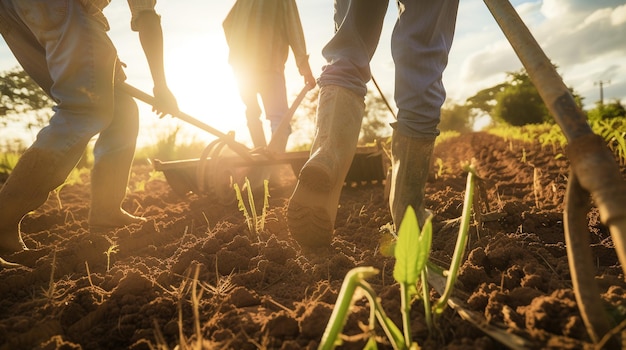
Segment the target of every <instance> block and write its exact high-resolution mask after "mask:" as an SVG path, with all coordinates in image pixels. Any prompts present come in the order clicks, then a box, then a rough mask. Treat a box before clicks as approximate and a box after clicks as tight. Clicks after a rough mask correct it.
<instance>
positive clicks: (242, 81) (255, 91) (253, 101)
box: [234, 68, 289, 133]
mask: <svg viewBox="0 0 626 350" xmlns="http://www.w3.org/2000/svg"><path fill="white" fill-rule="evenodd" d="M234 70H235V75H236V77H237V83H238V86H239V95H240V96H241V101H242V102H243V103H244V105H245V106H246V119H247V120H248V121H251V122H252V124H254V121H255V120H258V119H259V118H260V117H261V107H260V106H259V97H261V102H262V103H263V110H264V111H265V118H266V119H267V120H269V121H270V126H271V130H272V133H274V131H276V129H277V128H278V126H279V125H280V122H281V121H282V120H283V118H284V117H285V115H286V114H287V111H288V110H289V104H288V102H287V88H286V85H285V73H284V72H283V71H273V70H270V71H264V72H250V71H244V70H239V69H236V68H235V69H234Z"/></svg>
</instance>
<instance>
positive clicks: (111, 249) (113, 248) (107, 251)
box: [104, 244, 119, 272]
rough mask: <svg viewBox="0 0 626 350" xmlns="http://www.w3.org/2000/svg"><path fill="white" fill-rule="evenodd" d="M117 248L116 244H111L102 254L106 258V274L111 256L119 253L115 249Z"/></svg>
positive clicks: (109, 267)
mask: <svg viewBox="0 0 626 350" xmlns="http://www.w3.org/2000/svg"><path fill="white" fill-rule="evenodd" d="M118 247H119V246H118V245H117V244H111V245H110V246H109V248H108V249H107V250H106V251H105V252H104V255H106V256H107V272H109V270H110V269H111V254H115V253H117V252H119V249H117V248H118Z"/></svg>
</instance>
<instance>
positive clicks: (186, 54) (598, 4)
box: [0, 0, 626, 144]
mask: <svg viewBox="0 0 626 350" xmlns="http://www.w3.org/2000/svg"><path fill="white" fill-rule="evenodd" d="M296 2H297V5H298V8H299V11H300V17H301V21H302V26H303V30H304V34H305V38H306V44H307V49H308V51H309V54H310V58H309V62H310V65H311V69H312V71H313V74H314V75H315V76H318V75H319V73H320V72H321V68H322V66H323V65H324V63H325V61H324V59H323V57H322V55H321V51H322V48H323V47H324V45H325V44H326V42H327V41H328V39H329V38H330V37H331V36H332V32H333V22H332V17H333V1H332V0H297V1H296ZM233 4H234V0H230V1H227V0H208V1H207V0H185V1H174V0H160V1H158V2H157V11H158V12H159V13H160V14H161V15H162V26H163V31H164V45H165V65H166V74H167V77H168V78H167V79H168V83H169V85H170V88H171V90H172V91H173V92H174V94H175V95H176V97H177V99H178V102H179V107H180V109H181V111H183V112H185V113H187V114H189V115H191V116H192V117H194V118H197V119H199V120H202V121H203V122H205V123H207V124H209V125H211V126H212V127H214V128H216V129H218V130H220V131H223V132H227V131H230V130H234V131H235V132H236V135H237V139H238V140H239V141H240V142H243V143H248V144H251V143H249V137H248V136H247V129H246V128H245V117H244V107H243V105H242V103H241V101H240V100H239V95H238V92H237V88H236V85H235V82H234V80H233V72H232V70H231V67H230V66H229V65H228V62H227V58H228V47H227V46H226V42H225V40H224V34H223V31H222V21H223V19H224V18H225V16H226V14H227V13H228V11H229V10H230V8H231V7H232V5H233ZM512 4H513V5H514V6H515V8H516V10H517V12H518V13H519V14H520V16H521V18H522V19H523V21H524V22H525V23H526V25H527V26H528V27H529V29H530V31H531V33H532V34H533V36H534V37H535V38H536V40H537V42H538V43H539V45H540V46H541V47H542V49H543V50H544V52H545V53H546V55H547V56H548V57H549V58H550V59H551V61H552V62H553V63H554V64H555V65H556V66H557V67H558V72H559V74H560V75H561V76H562V78H563V81H564V82H565V84H566V85H567V86H568V87H572V88H574V90H575V92H577V93H578V94H580V95H581V96H583V97H584V100H583V102H584V104H585V109H589V108H592V107H593V106H594V105H595V103H596V102H597V101H599V100H600V93H601V87H602V94H603V97H604V101H605V102H608V101H610V100H613V99H618V100H621V102H622V104H626V0H593V1H590V0H537V1H525V0H513V1H512ZM105 14H106V15H107V17H108V18H109V21H110V22H111V31H110V32H109V35H110V36H111V38H112V40H113V42H114V44H115V45H116V47H117V48H118V53H119V56H120V58H121V60H122V61H123V62H125V63H126V64H127V65H128V67H127V69H126V73H127V75H128V83H130V84H131V85H134V86H136V87H138V88H140V89H142V90H144V91H146V92H151V90H152V85H151V80H150V73H149V70H148V67H147V64H146V63H145V58H144V56H143V52H142V51H141V45H140V43H139V39H138V36H137V33H135V32H132V31H131V30H130V14H129V10H128V6H127V3H126V1H121V0H113V1H112V3H111V4H110V5H109V6H108V7H107V8H106V9H105ZM396 19H397V6H396V2H395V1H390V3H389V8H388V11H387V16H386V18H385V24H384V27H383V33H382V35H381V39H380V43H379V46H378V49H377V51H376V54H375V55H374V58H373V59H372V63H371V69H372V74H373V76H374V78H375V79H376V81H377V82H378V84H379V85H380V87H381V89H382V90H383V93H384V94H385V97H386V98H387V100H388V101H390V102H391V103H392V104H393V75H394V74H393V71H394V68H393V60H392V58H391V53H390V38H391V32H392V29H393V25H394V22H395V20H396ZM17 65H18V64H17V61H15V59H14V58H13V56H12V54H11V52H10V51H9V50H8V47H7V46H6V44H5V43H4V42H0V71H4V70H8V69H11V68H13V67H15V66H17ZM521 68H522V65H521V63H520V61H519V59H518V58H517V57H516V55H515V53H514V51H513V49H512V48H511V46H510V44H509V43H508V42H507V40H506V38H505V37H504V35H503V34H502V32H501V31H500V29H499V27H498V25H497V23H496V22H495V20H494V19H493V17H492V15H491V14H490V13H489V11H488V10H487V7H486V6H485V4H484V3H483V2H482V1H480V0H461V1H460V7H459V14H458V18H457V28H456V34H455V39H454V42H453V45H452V51H451V53H450V58H449V64H448V68H447V69H446V71H445V72H444V77H443V79H444V85H445V87H446V90H447V92H448V99H449V100H450V101H451V102H456V103H461V104H462V103H464V102H465V99H467V98H468V97H470V96H473V95H474V94H475V93H476V92H478V91H480V90H481V89H484V88H488V87H491V86H494V85H496V84H498V83H501V82H503V81H504V80H505V78H506V73H507V72H512V71H517V70H519V69H521ZM285 74H286V77H287V88H288V91H289V100H290V101H291V100H293V98H294V97H295V95H297V93H298V92H299V91H300V89H301V88H302V87H303V85H304V82H303V79H302V78H301V77H300V76H299V74H298V72H297V69H296V68H295V64H294V63H293V56H291V55H290V57H289V59H288V63H287V66H286V69H285ZM369 86H370V88H371V89H375V87H374V85H372V84H371V83H370V85H369ZM375 92H376V91H375ZM139 104H140V105H141V106H142V107H141V113H142V134H141V136H140V141H142V140H143V142H147V143H149V142H153V141H157V139H158V138H162V136H163V135H164V133H165V132H166V131H164V130H168V128H167V127H166V126H168V125H172V124H175V125H182V128H183V130H190V133H191V134H193V135H196V136H197V137H200V138H203V137H204V136H209V138H210V137H211V135H210V134H207V133H206V132H205V131H200V130H198V129H197V128H195V127H193V126H188V125H185V123H180V122H177V121H176V120H172V118H165V119H158V118H157V117H156V116H154V115H153V114H152V113H151V112H150V109H149V107H148V106H146V105H142V102H139ZM266 128H268V126H266ZM0 137H3V136H2V134H1V133H0ZM268 138H269V134H268Z"/></svg>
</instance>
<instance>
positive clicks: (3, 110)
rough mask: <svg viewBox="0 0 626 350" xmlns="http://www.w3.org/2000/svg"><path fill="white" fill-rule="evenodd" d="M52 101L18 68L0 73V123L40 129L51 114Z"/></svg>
mask: <svg viewBox="0 0 626 350" xmlns="http://www.w3.org/2000/svg"><path fill="white" fill-rule="evenodd" d="M53 105H54V101H53V100H52V99H51V98H50V97H49V96H48V95H47V94H46V93H45V92H44V91H43V90H42V89H41V88H40V87H39V85H37V83H35V81H33V80H32V79H31V78H30V76H28V74H26V72H24V71H23V70H22V69H20V68H13V69H11V70H8V71H5V72H1V73H0V124H1V125H2V126H6V125H7V124H9V123H13V124H15V123H18V124H21V125H23V127H24V128H26V129H29V130H30V129H41V128H42V127H43V126H44V125H46V124H47V122H48V121H49V120H50V117H51V116H52V109H51V108H52V106H53Z"/></svg>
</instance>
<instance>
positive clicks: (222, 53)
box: [165, 35, 249, 144]
mask: <svg viewBox="0 0 626 350" xmlns="http://www.w3.org/2000/svg"><path fill="white" fill-rule="evenodd" d="M177 46H178V47H177V49H176V50H175V51H173V52H167V53H166V55H165V60H166V65H167V67H166V69H167V75H168V78H167V79H168V84H169V86H170V89H172V92H173V93H174V94H175V95H176V98H177V100H178V105H179V107H180V110H181V111H182V112H184V113H186V114H188V115H190V116H192V117H193V118H195V119H198V120H200V121H202V122H204V123H205V124H208V125H209V126H211V127H213V128H214V129H217V130H218V131H220V132H222V133H227V132H230V131H234V132H235V136H236V139H237V141H239V142H242V143H244V144H248V143H249V136H248V129H247V127H246V120H245V114H244V111H245V108H244V105H243V103H242V102H241V99H240V97H239V92H238V90H237V83H236V81H235V78H234V75H233V71H232V69H231V67H230V65H229V64H228V46H227V45H226V43H225V41H224V39H223V37H222V36H220V35H207V36H205V37H200V38H193V40H192V39H190V40H189V41H188V42H186V43H178V45H177ZM183 123H184V122H183ZM185 124H186V123H185ZM184 129H185V130H189V132H190V133H192V134H193V135H195V136H197V137H198V138H206V140H207V142H210V141H211V140H214V139H215V135H213V134H211V133H209V132H206V131H203V130H200V129H199V128H197V127H195V126H192V125H189V127H187V126H185V127H184Z"/></svg>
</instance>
